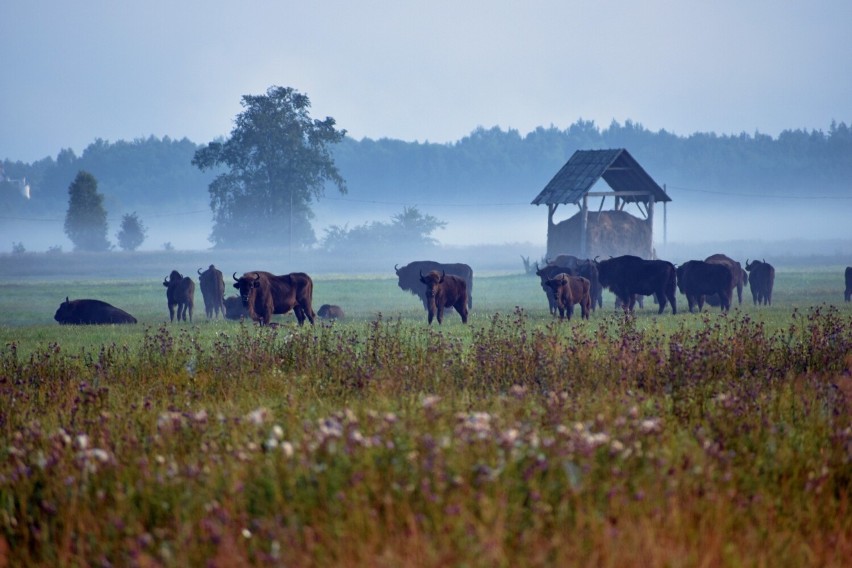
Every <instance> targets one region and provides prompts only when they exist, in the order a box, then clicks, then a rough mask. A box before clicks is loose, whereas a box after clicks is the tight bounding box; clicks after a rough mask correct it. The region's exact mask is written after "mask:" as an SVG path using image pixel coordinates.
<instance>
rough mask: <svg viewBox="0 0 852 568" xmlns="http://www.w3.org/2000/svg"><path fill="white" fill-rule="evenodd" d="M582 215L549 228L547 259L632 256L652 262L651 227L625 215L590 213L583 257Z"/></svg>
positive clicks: (621, 212) (578, 214)
mask: <svg viewBox="0 0 852 568" xmlns="http://www.w3.org/2000/svg"><path fill="white" fill-rule="evenodd" d="M581 224H582V213H577V214H576V215H574V216H573V217H571V218H570V219H566V220H564V221H561V222H559V223H557V224H555V225H551V227H550V230H549V231H548V238H547V256H548V257H549V258H553V257H555V256H557V255H559V254H572V255H574V256H584V257H586V258H594V257H596V256H600V257H602V258H607V257H609V256H621V255H623V254H633V255H636V256H640V257H642V258H653V256H654V253H653V247H652V241H651V239H652V233H651V225H650V223H648V222H647V221H645V220H643V219H638V218H636V217H634V216H633V215H631V214H630V213H626V212H624V211H601V212H599V213H598V212H593V211H589V214H588V225H587V228H586V236H587V241H586V251H587V252H586V254H585V255H581V253H580V226H581Z"/></svg>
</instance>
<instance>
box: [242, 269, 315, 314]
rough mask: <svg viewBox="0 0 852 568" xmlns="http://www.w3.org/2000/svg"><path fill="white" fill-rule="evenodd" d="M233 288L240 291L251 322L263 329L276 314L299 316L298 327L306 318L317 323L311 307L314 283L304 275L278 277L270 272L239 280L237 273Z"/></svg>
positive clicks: (298, 273)
mask: <svg viewBox="0 0 852 568" xmlns="http://www.w3.org/2000/svg"><path fill="white" fill-rule="evenodd" d="M234 280H235V282H234V288H236V289H237V290H239V291H240V298H241V299H242V301H243V306H244V307H246V308H248V313H249V316H250V317H251V319H253V320H254V321H256V322H260V324H261V325H264V324H268V323H270V319H271V318H272V316H273V315H274V314H286V313H287V312H289V311H290V310H293V313H294V314H295V315H296V320H297V321H298V322H299V325H302V324H304V323H305V318H307V319H308V321H310V322H311V325H313V323H314V316H316V314H315V313H314V310H313V308H312V307H311V302H313V296H314V281H313V280H311V277H310V276H308V275H307V274H305V273H304V272H291V273H290V274H283V275H281V276H275V275H274V274H271V273H269V272H262V271H253V272H246V273H245V274H243V275H242V276H240V277H239V278H237V273H236V272H235V273H234Z"/></svg>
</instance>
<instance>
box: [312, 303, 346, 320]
mask: <svg viewBox="0 0 852 568" xmlns="http://www.w3.org/2000/svg"><path fill="white" fill-rule="evenodd" d="M317 316H318V317H321V318H322V319H329V320H339V319H343V318H344V314H343V308H341V307H340V306H335V305H333V304H323V305H321V306H320V309H319V311H318V312H317Z"/></svg>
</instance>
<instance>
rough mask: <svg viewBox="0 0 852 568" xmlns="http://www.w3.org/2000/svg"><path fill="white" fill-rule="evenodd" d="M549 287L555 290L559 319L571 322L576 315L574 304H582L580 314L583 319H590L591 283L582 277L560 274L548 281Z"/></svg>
mask: <svg viewBox="0 0 852 568" xmlns="http://www.w3.org/2000/svg"><path fill="white" fill-rule="evenodd" d="M547 286H548V287H549V288H551V289H552V290H553V295H554V297H555V298H556V306H557V307H558V308H559V319H564V318H565V317H566V314H567V318H568V319H569V320H570V319H571V316H572V315H574V304H580V314H581V316H582V318H583V319H589V311H591V303H592V297H591V293H590V292H591V283H590V282H589V280H588V279H587V278H583V277H582V276H570V275H568V274H564V273H563V274H559V275H558V276H556V277H555V278H551V279H550V280H548V281H547Z"/></svg>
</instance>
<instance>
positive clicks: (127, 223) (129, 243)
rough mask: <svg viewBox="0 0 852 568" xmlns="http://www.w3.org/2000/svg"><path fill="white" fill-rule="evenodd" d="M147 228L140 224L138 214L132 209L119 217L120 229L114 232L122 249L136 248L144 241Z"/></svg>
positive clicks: (131, 249)
mask: <svg viewBox="0 0 852 568" xmlns="http://www.w3.org/2000/svg"><path fill="white" fill-rule="evenodd" d="M147 233H148V229H147V228H146V227H145V225H143V224H142V221H141V220H140V219H139V216H138V215H137V214H136V212H135V211H134V212H133V213H130V214H127V215H125V216H124V217H122V218H121V230H120V231H119V232H118V233H116V235H115V238H117V239H118V246H120V247H121V249H122V250H130V251H133V250H136V249H138V248H139V246H140V245H141V244H142V243H143V242H144V241H145V237H146V236H147Z"/></svg>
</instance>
